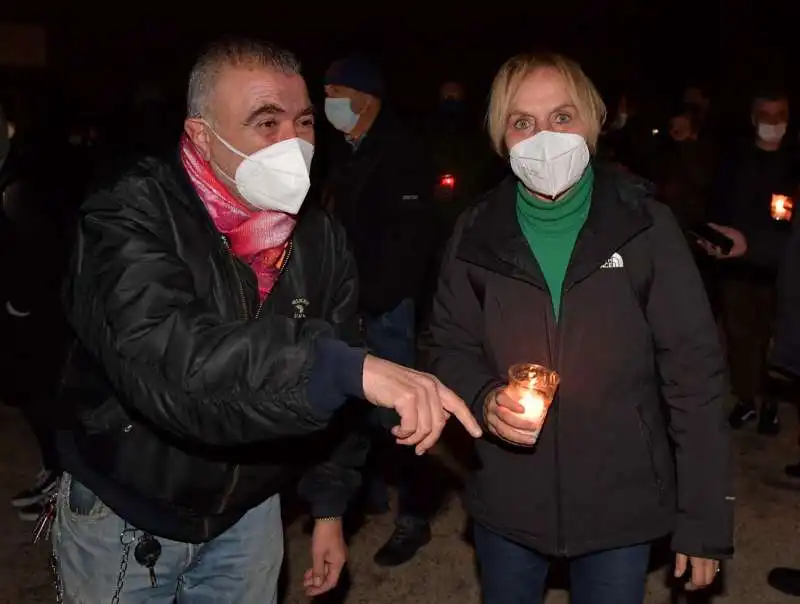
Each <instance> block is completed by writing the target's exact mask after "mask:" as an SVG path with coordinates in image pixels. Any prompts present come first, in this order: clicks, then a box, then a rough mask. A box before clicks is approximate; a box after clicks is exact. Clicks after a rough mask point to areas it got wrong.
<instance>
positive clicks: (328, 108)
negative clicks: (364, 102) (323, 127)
mask: <svg viewBox="0 0 800 604" xmlns="http://www.w3.org/2000/svg"><path fill="white" fill-rule="evenodd" d="M325 117H326V118H328V121H329V122H330V123H331V126H333V127H334V128H336V129H337V130H339V131H340V132H344V133H345V134H350V133H351V132H352V131H353V128H355V127H356V124H357V123H358V118H359V115H358V114H357V113H354V112H353V108H352V105H351V104H350V99H348V98H332V97H328V98H327V99H325Z"/></svg>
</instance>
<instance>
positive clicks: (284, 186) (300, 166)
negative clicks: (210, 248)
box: [209, 126, 314, 216]
mask: <svg viewBox="0 0 800 604" xmlns="http://www.w3.org/2000/svg"><path fill="white" fill-rule="evenodd" d="M209 129H210V130H211V132H213V133H214V136H216V137H217V138H218V139H219V142H221V143H222V144H223V145H225V146H226V147H227V148H228V149H230V150H231V152H232V153H235V154H236V155H238V156H239V157H241V158H242V163H240V164H239V167H238V168H237V169H236V174H235V177H234V178H231V177H230V176H228V175H227V174H225V172H224V171H222V170H221V169H220V172H222V174H223V175H224V176H225V177H226V178H228V180H230V181H232V182H233V183H234V184H235V185H236V188H237V189H238V190H239V194H240V195H241V196H242V198H243V199H244V200H245V201H247V203H249V204H250V205H252V206H253V207H254V208H256V209H259V210H275V211H277V212H285V213H286V214H291V215H293V216H294V215H296V214H297V213H298V212H299V211H300V208H301V207H302V206H303V201H304V200H305V198H306V195H307V194H308V190H309V189H310V188H311V178H310V171H311V160H312V159H313V157H314V145H312V144H311V143H309V142H308V141H305V140H303V139H302V138H289V139H286V140H283V141H281V142H279V143H275V144H273V145H270V146H269V147H264V148H263V149H261V150H260V151H256V152H255V153H253V154H252V155H246V154H245V153H242V152H241V151H239V150H238V149H237V148H236V147H234V146H233V145H231V144H230V143H229V142H228V141H226V140H225V139H224V138H222V137H221V136H220V135H219V134H217V133H216V132H214V130H213V129H212V128H211V127H210V126H209ZM217 167H218V168H219V166H217Z"/></svg>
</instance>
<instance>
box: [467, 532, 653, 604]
mask: <svg viewBox="0 0 800 604" xmlns="http://www.w3.org/2000/svg"><path fill="white" fill-rule="evenodd" d="M475 549H476V551H477V554H478V564H479V566H480V575H481V591H482V592H483V600H482V601H483V604H541V603H542V602H543V601H544V590H545V581H546V579H547V571H548V568H549V566H550V560H549V558H548V557H547V556H543V555H541V554H539V553H537V552H536V551H534V550H532V549H529V548H526V547H524V546H522V545H519V544H517V543H514V542H513V541H509V540H508V539H506V538H505V537H501V536H500V535H498V534H497V533H493V532H492V531H490V530H489V529H487V528H485V527H483V526H480V525H478V524H476V525H475ZM649 562H650V544H643V545H634V546H632V547H623V548H620V549H613V550H607V551H603V552H598V553H596V554H589V555H587V556H581V557H579V558H572V559H570V560H569V577H570V602H571V604H642V603H643V602H644V594H645V582H646V580H647V568H648V564H649Z"/></svg>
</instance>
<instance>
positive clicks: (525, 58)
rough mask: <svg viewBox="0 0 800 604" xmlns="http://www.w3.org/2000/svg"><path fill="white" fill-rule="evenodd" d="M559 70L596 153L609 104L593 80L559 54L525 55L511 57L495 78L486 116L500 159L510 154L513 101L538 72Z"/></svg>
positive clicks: (490, 136) (579, 67)
mask: <svg viewBox="0 0 800 604" xmlns="http://www.w3.org/2000/svg"><path fill="white" fill-rule="evenodd" d="M543 68H552V69H555V70H557V71H558V72H559V73H560V74H561V75H562V76H564V80H566V82H567V90H568V91H569V95H570V97H572V101H573V102H574V103H575V106H576V107H577V109H578V113H579V114H580V117H581V120H583V122H584V124H586V126H587V127H588V129H589V134H588V136H587V139H586V142H587V144H588V145H589V149H591V151H592V152H593V153H594V151H595V149H596V147H597V139H598V137H599V136H600V129H601V128H602V127H603V123H604V122H605V119H606V105H605V103H604V102H603V99H602V97H601V96H600V93H599V92H597V88H595V86H594V84H593V83H592V81H591V80H590V79H589V77H588V76H587V75H586V74H585V73H584V72H583V69H581V66H580V65H578V63H577V62H575V61H573V60H572V59H569V58H567V57H565V56H563V55H559V54H551V53H545V54H533V53H526V54H521V55H517V56H515V57H512V58H511V59H509V60H508V61H506V62H505V64H504V65H503V66H502V67H501V68H500V71H499V72H498V73H497V75H496V76H495V78H494V82H493V83H492V90H491V93H490V97H489V109H488V111H487V113H486V126H487V128H488V130H489V138H491V140H492V147H494V150H495V151H496V152H497V153H498V155H500V156H505V155H506V154H507V153H508V149H506V144H505V140H504V139H505V133H506V125H507V121H508V111H509V105H510V104H511V100H512V99H513V98H514V95H515V94H516V93H517V91H518V90H519V87H520V86H521V85H522V82H523V80H525V78H526V77H528V75H530V74H531V73H532V72H534V71H536V70H537V69H543Z"/></svg>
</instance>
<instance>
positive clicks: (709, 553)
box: [672, 530, 734, 560]
mask: <svg viewBox="0 0 800 604" xmlns="http://www.w3.org/2000/svg"><path fill="white" fill-rule="evenodd" d="M672 551H674V552H675V553H676V554H684V555H686V556H690V557H695V558H710V559H712V560H727V559H728V558H732V557H733V551H734V548H733V545H732V544H730V545H709V544H707V543H703V542H702V541H699V540H698V536H697V533H696V532H688V531H681V530H676V531H675V534H673V536H672Z"/></svg>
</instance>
